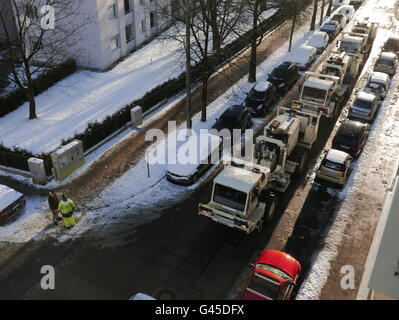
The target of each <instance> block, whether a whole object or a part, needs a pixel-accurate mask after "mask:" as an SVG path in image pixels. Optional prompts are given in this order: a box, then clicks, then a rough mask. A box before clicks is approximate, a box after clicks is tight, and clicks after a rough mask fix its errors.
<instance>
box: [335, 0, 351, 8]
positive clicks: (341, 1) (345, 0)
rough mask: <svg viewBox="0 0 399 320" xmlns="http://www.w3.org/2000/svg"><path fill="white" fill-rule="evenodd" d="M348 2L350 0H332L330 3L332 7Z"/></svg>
mask: <svg viewBox="0 0 399 320" xmlns="http://www.w3.org/2000/svg"><path fill="white" fill-rule="evenodd" d="M349 2H350V0H334V1H333V3H332V5H333V6H334V7H339V6H342V5H345V4H349Z"/></svg>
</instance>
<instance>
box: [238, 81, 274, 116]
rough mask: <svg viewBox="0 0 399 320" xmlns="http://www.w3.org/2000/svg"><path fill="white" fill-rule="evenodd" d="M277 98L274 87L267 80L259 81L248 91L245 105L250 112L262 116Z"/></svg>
mask: <svg viewBox="0 0 399 320" xmlns="http://www.w3.org/2000/svg"><path fill="white" fill-rule="evenodd" d="M277 99H278V96H277V91H276V87H275V86H274V85H273V84H272V83H270V82H269V81H259V82H258V83H257V84H256V85H255V86H254V87H253V88H252V89H251V90H250V91H249V92H248V95H247V97H246V99H245V106H246V107H247V108H248V110H249V112H250V113H251V114H253V115H256V116H264V115H266V113H267V111H268V110H269V109H270V107H271V106H272V105H273V104H274V103H275V102H276V101H277Z"/></svg>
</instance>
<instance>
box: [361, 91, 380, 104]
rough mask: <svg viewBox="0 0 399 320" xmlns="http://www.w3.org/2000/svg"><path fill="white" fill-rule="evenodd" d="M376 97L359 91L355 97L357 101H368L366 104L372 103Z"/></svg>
mask: <svg viewBox="0 0 399 320" xmlns="http://www.w3.org/2000/svg"><path fill="white" fill-rule="evenodd" d="M376 98H377V97H376V96H375V95H374V94H371V93H367V92H364V91H361V92H360V93H359V94H358V95H357V99H359V100H364V101H368V102H373V101H374V100H375V99H376Z"/></svg>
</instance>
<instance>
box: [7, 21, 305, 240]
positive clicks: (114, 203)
mask: <svg viewBox="0 0 399 320" xmlns="http://www.w3.org/2000/svg"><path fill="white" fill-rule="evenodd" d="M308 29H309V27H308V26H304V27H302V28H300V29H298V30H297V31H296V33H295V35H294V40H293V48H296V47H298V46H299V45H301V44H303V43H304V42H305V41H306V40H307V39H308V38H309V37H310V36H311V34H312V32H310V31H308ZM287 49H288V41H287V42H286V43H285V44H284V45H283V46H281V47H280V48H279V49H277V50H276V51H275V52H274V53H273V54H272V55H271V56H270V57H269V58H268V59H267V60H266V61H264V62H263V63H262V64H261V65H259V66H258V69H257V77H258V81H262V80H266V78H267V75H268V73H270V72H271V71H272V70H273V68H274V67H275V66H277V65H278V64H280V63H281V62H283V61H285V60H289V57H290V56H291V55H292V54H291V53H287ZM252 86H253V84H249V83H248V82H247V76H245V77H243V78H242V79H241V80H240V81H238V82H237V83H236V84H234V85H233V86H232V87H231V88H230V89H229V90H228V91H227V92H226V93H224V94H223V95H222V96H220V97H219V98H218V99H217V100H215V101H214V102H213V103H211V104H210V105H208V107H207V113H208V119H209V120H208V121H207V122H206V123H202V122H201V121H200V114H197V115H196V116H194V117H193V129H194V130H195V131H196V132H197V133H198V132H199V130H200V129H206V128H210V127H212V125H213V123H214V122H215V118H217V117H218V116H219V115H220V114H222V113H223V111H224V110H226V108H227V107H228V106H230V105H232V104H235V103H241V102H242V101H243V99H244V97H245V94H246V92H248V91H249V90H250V88H251V87H252ZM261 123H262V121H261V120H260V119H256V118H255V119H254V128H256V127H259V126H260V125H261ZM177 131H178V132H184V131H185V125H181V126H180V127H178V128H177ZM169 134H170V133H169ZM178 134H179V133H178ZM182 143H183V142H179V145H180V144H182ZM152 148H158V149H159V150H160V151H161V152H162V149H164V148H165V143H164V141H160V142H159V143H157V144H155V145H154V146H153V147H152ZM148 151H150V150H148ZM165 152H166V150H165ZM213 169H214V168H213ZM213 169H212V168H211V169H210V170H208V171H207V172H206V173H205V174H204V175H203V176H202V177H201V178H200V180H199V181H198V182H197V183H196V184H194V185H193V186H190V187H182V186H178V185H174V184H172V183H170V182H168V181H167V180H166V178H165V173H166V164H164V165H162V164H156V165H151V166H150V177H149V178H148V177H147V162H146V159H145V158H143V159H142V160H141V161H140V162H139V163H138V164H137V165H136V166H135V167H133V168H131V169H130V170H128V171H127V172H126V173H125V174H124V175H123V176H122V177H121V178H119V179H118V180H117V181H115V182H114V183H113V184H112V185H110V186H109V187H108V188H106V189H105V190H104V191H103V192H102V193H101V194H100V195H99V196H98V197H97V198H96V199H94V200H93V201H92V202H91V203H89V204H87V205H85V207H84V208H79V210H80V211H84V213H85V214H84V215H83V216H82V217H80V218H81V221H80V222H79V223H78V224H77V226H76V227H75V228H74V229H72V230H71V231H70V232H68V233H66V234H64V235H63V236H62V237H59V236H60V235H59V234H58V233H56V234H55V236H57V237H59V239H60V240H67V239H69V238H71V237H76V236H80V235H83V234H85V235H89V234H90V233H95V234H96V236H98V235H101V234H102V235H104V236H105V234H106V231H107V230H110V229H111V228H112V232H113V233H115V234H116V235H117V236H116V237H115V238H118V239H120V238H121V236H120V233H118V228H117V225H118V224H120V225H121V228H123V226H124V225H126V224H129V225H138V224H141V223H144V222H147V221H149V220H152V219H154V218H156V217H157V213H158V212H160V211H161V210H162V209H163V208H165V207H167V206H169V205H170V204H171V203H173V202H176V201H178V200H181V199H184V198H186V197H188V196H189V195H190V194H191V193H192V192H193V191H194V190H195V189H196V188H198V186H199V185H200V184H201V183H202V182H203V181H204V180H206V178H207V177H209V175H210V174H211V173H212V171H213ZM78 206H79V204H78ZM149 209H151V210H149ZM78 215H80V214H79V213H78ZM49 216H50V214H49ZM46 223H47V222H46V221H43V225H42V226H41V227H39V226H36V227H37V228H38V230H40V228H44V226H45V224H46ZM14 224H15V226H16V227H17V226H18V225H19V224H20V221H19V220H17V221H16V222H15V223H14ZM29 230H32V233H31V236H32V237H33V236H34V235H35V232H34V230H33V229H29ZM107 237H110V236H109V234H108V235H107ZM24 239H26V238H25V237H24ZM0 241H17V242H19V241H21V240H20V239H19V237H18V235H15V234H14V233H13V232H12V231H11V232H10V230H9V229H2V228H1V227H0Z"/></svg>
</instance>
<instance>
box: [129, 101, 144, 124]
mask: <svg viewBox="0 0 399 320" xmlns="http://www.w3.org/2000/svg"><path fill="white" fill-rule="evenodd" d="M130 117H131V119H132V126H133V127H137V126H139V125H141V124H143V109H142V108H141V107H140V106H135V107H134V108H132V109H130Z"/></svg>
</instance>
